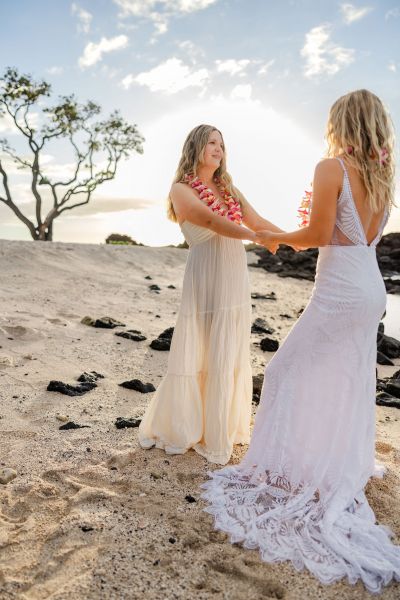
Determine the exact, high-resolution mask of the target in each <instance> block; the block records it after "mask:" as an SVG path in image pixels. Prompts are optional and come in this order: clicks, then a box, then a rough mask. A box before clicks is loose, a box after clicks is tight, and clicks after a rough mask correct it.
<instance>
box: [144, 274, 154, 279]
mask: <svg viewBox="0 0 400 600" xmlns="http://www.w3.org/2000/svg"><path fill="white" fill-rule="evenodd" d="M145 279H153V278H152V277H150V275H146V277H145Z"/></svg>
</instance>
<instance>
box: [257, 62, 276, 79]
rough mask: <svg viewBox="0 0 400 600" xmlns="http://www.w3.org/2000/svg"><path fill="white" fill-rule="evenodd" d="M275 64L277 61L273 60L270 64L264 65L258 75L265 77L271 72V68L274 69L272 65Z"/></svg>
mask: <svg viewBox="0 0 400 600" xmlns="http://www.w3.org/2000/svg"><path fill="white" fill-rule="evenodd" d="M274 63H275V59H274V58H272V59H271V60H269V61H268V62H266V63H264V64H262V65H261V67H260V68H259V69H258V71H257V73H258V75H265V74H266V73H268V71H269V70H270V68H271V67H272V65H273V64H274Z"/></svg>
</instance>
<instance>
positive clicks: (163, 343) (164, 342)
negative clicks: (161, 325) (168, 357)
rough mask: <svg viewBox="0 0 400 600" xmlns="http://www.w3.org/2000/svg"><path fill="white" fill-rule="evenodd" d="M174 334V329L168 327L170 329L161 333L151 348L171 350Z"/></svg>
mask: <svg viewBox="0 0 400 600" xmlns="http://www.w3.org/2000/svg"><path fill="white" fill-rule="evenodd" d="M173 333H174V328H173V327H168V329H166V330H165V331H163V332H162V333H160V335H159V336H158V338H157V339H155V340H153V341H152V342H151V343H150V348H153V350H169V349H170V347H171V339H172V335H173Z"/></svg>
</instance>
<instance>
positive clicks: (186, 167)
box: [167, 125, 239, 222]
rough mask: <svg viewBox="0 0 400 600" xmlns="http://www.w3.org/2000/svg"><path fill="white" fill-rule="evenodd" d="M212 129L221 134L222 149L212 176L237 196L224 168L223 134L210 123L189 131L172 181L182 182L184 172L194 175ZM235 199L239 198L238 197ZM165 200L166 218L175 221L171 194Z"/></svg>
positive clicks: (202, 158)
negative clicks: (217, 165) (166, 203)
mask: <svg viewBox="0 0 400 600" xmlns="http://www.w3.org/2000/svg"><path fill="white" fill-rule="evenodd" d="M213 131H218V133H219V134H220V135H221V137H222V144H223V150H224V154H223V157H222V160H221V164H220V166H219V167H218V169H217V170H216V171H215V173H214V177H218V178H219V179H220V180H221V182H222V184H223V186H224V187H225V188H226V189H227V190H228V192H229V193H230V194H233V195H236V196H237V190H236V189H235V188H234V186H233V183H232V177H231V176H230V175H229V173H228V172H227V170H226V150H225V143H224V138H223V135H222V133H221V132H220V130H219V129H217V128H216V127H213V126H212V125H198V126H197V127H195V128H194V129H192V131H191V132H190V133H189V135H188V136H187V138H186V140H185V143H184V144H183V148H182V156H181V158H180V161H179V164H178V168H177V170H176V173H175V177H174V180H173V183H179V182H182V181H183V179H184V176H185V175H186V174H190V175H194V176H195V177H196V175H197V168H198V166H199V164H201V163H202V162H203V160H204V150H205V147H206V146H207V143H208V139H209V137H210V135H211V133H212V132H213ZM237 200H239V198H238V197H237ZM167 202H168V205H167V215H168V218H169V219H171V221H174V222H176V221H177V219H176V214H175V211H174V207H173V204H172V200H171V196H168V201H167Z"/></svg>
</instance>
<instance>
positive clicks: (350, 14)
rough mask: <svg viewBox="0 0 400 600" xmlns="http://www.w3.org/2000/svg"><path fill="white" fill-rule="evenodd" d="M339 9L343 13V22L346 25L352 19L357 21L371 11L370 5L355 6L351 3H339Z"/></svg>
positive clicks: (349, 23)
mask: <svg viewBox="0 0 400 600" xmlns="http://www.w3.org/2000/svg"><path fill="white" fill-rule="evenodd" d="M340 10H341V12H342V15H343V19H344V22H345V23H346V25H351V23H354V21H359V20H360V19H362V18H363V17H365V16H366V15H367V14H368V13H369V12H371V10H372V7H371V6H362V7H361V6H360V7H359V8H357V7H356V6H354V5H353V4H341V5H340Z"/></svg>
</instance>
